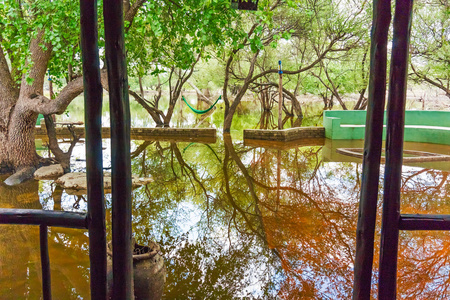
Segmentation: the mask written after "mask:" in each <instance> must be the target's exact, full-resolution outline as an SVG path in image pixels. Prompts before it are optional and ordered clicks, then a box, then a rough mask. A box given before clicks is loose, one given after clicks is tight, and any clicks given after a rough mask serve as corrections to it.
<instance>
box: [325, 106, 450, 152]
mask: <svg viewBox="0 0 450 300" xmlns="http://www.w3.org/2000/svg"><path fill="white" fill-rule="evenodd" d="M366 114H367V112H366V111H354V110H342V111H330V110H329V111H325V112H324V117H323V125H324V127H325V136H326V137H327V138H329V139H333V140H360V139H364V135H365V123H366ZM384 122H385V123H386V113H385V116H384ZM404 133H405V134H404V140H405V141H408V142H419V143H433V144H443V145H450V111H428V110H426V111H416V110H407V111H405V130H404ZM385 138H386V125H385V127H384V129H383V139H385Z"/></svg>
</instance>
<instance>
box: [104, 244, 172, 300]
mask: <svg viewBox="0 0 450 300" xmlns="http://www.w3.org/2000/svg"><path fill="white" fill-rule="evenodd" d="M132 244H133V245H134V246H133V277H134V299H135V300H150V299H152V300H153V299H156V300H158V299H161V297H162V294H163V291H164V283H165V282H166V268H165V266H164V258H163V257H162V255H161V251H160V247H159V245H158V244H157V243H155V242H153V241H149V244H148V246H142V245H138V244H137V243H135V241H134V239H133V243H132ZM107 250H108V299H109V298H110V296H111V292H112V276H113V274H112V244H111V243H108V249H107Z"/></svg>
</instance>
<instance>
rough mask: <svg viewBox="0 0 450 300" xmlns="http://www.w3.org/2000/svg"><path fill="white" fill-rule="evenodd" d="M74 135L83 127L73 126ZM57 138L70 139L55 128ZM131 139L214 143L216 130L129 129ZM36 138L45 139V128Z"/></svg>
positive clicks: (106, 133) (104, 130)
mask: <svg viewBox="0 0 450 300" xmlns="http://www.w3.org/2000/svg"><path fill="white" fill-rule="evenodd" d="M73 128H74V130H75V133H76V134H77V135H79V136H81V137H84V127H83V126H74V127H73ZM56 134H57V136H58V137H60V138H63V137H71V134H70V131H69V130H68V129H67V127H56ZM130 134H131V139H133V140H151V141H178V142H183V141H195V142H203V143H215V142H216V138H217V137H216V129H214V128H200V129H199V128H131V131H130ZM35 136H36V138H42V139H46V138H47V130H46V129H45V126H43V127H41V126H36V131H35ZM110 137H111V133H110V128H109V127H103V128H102V138H110Z"/></svg>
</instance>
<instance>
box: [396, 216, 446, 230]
mask: <svg viewBox="0 0 450 300" xmlns="http://www.w3.org/2000/svg"><path fill="white" fill-rule="evenodd" d="M399 229H400V230H450V215H423V214H422V215H420V214H415V215H410V214H403V215H401V216H400V223H399Z"/></svg>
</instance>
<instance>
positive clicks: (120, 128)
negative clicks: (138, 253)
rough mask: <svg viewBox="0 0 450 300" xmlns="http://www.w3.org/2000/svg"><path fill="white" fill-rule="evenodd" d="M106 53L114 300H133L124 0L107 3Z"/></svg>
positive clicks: (106, 1) (108, 1) (104, 12)
mask: <svg viewBox="0 0 450 300" xmlns="http://www.w3.org/2000/svg"><path fill="white" fill-rule="evenodd" d="M103 4H104V5H103V17H104V21H105V54H106V66H107V70H108V86H109V101H110V103H109V108H110V115H111V165H112V176H111V180H112V237H113V240H112V244H113V299H115V300H129V299H133V298H134V297H133V286H132V284H133V262H132V253H131V251H130V249H131V238H132V236H131V158H130V105H129V99H128V78H127V67H126V59H125V42H124V24H123V1H122V0H104V1H103Z"/></svg>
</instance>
